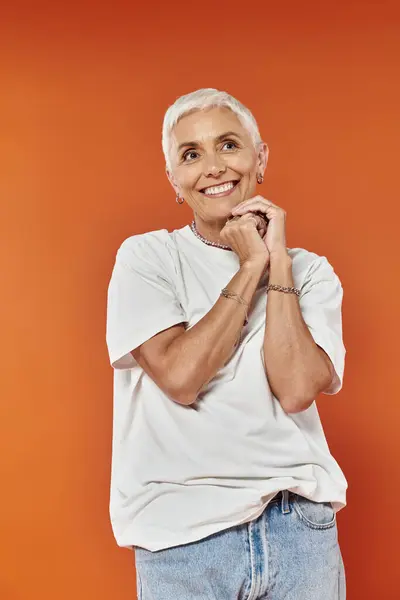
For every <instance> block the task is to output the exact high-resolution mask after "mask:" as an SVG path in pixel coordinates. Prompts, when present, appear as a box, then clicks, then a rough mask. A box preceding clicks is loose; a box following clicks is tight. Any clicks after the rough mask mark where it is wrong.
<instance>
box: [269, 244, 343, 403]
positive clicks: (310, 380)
mask: <svg viewBox="0 0 400 600" xmlns="http://www.w3.org/2000/svg"><path fill="white" fill-rule="evenodd" d="M269 281H270V283H272V284H279V285H282V286H285V287H294V282H293V276H292V259H291V258H290V256H289V255H288V253H287V252H283V251H282V252H279V253H277V254H275V255H274V254H271V257H270V279H269ZM266 311H267V314H266V320H265V335H264V343H263V351H264V364H265V369H266V374H267V377H268V381H269V384H270V387H271V390H272V392H273V394H274V395H275V396H276V398H278V400H279V401H280V403H281V405H282V407H283V408H284V410H285V411H286V412H288V413H290V412H293V413H295V412H301V411H303V410H305V409H307V408H308V407H309V406H310V405H311V404H312V402H313V401H314V399H315V397H316V396H317V394H318V393H320V392H321V391H323V390H325V389H326V388H327V387H328V386H329V384H330V382H331V381H332V376H333V374H334V370H333V365H332V363H331V361H330V359H329V358H328V356H327V355H326V354H325V352H324V350H322V348H320V347H319V346H317V344H316V343H315V342H314V339H313V337H312V335H311V333H310V331H309V329H308V327H307V325H306V323H305V322H304V320H303V317H302V313H301V310H300V304H299V299H298V297H297V296H296V294H287V293H284V292H278V291H275V290H270V291H269V292H268V302H267V309H266Z"/></svg>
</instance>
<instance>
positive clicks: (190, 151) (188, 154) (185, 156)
mask: <svg viewBox="0 0 400 600" xmlns="http://www.w3.org/2000/svg"><path fill="white" fill-rule="evenodd" d="M190 154H197V152H196V151H195V150H186V152H185V153H184V154H183V155H182V159H183V160H184V161H186V162H187V157H188V156H190ZM192 160H193V159H192Z"/></svg>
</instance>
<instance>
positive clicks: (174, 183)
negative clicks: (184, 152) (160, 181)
mask: <svg viewBox="0 0 400 600" xmlns="http://www.w3.org/2000/svg"><path fill="white" fill-rule="evenodd" d="M165 173H166V175H167V177H168V181H169V182H170V184H171V185H172V187H173V188H174V190H175V194H179V186H178V184H177V183H176V180H175V177H174V176H173V175H172V173H171V171H169V170H168V169H167V168H165Z"/></svg>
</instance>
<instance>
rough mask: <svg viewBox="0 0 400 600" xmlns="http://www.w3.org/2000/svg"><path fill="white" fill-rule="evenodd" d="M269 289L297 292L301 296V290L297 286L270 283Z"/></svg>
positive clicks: (290, 292)
mask: <svg viewBox="0 0 400 600" xmlns="http://www.w3.org/2000/svg"><path fill="white" fill-rule="evenodd" d="M269 290H276V291H277V292H285V293H287V294H296V296H300V290H299V289H298V288H295V287H283V286H281V285H272V284H269V285H268V287H267V292H269Z"/></svg>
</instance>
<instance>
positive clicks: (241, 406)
mask: <svg viewBox="0 0 400 600" xmlns="http://www.w3.org/2000/svg"><path fill="white" fill-rule="evenodd" d="M288 253H289V255H290V256H291V257H292V269H293V279H294V285H295V287H297V288H300V290H301V294H300V296H299V302H300V306H301V312H302V315H303V318H304V320H305V322H306V324H307V326H308V328H309V330H310V332H311V334H312V336H313V338H314V340H315V342H316V343H317V344H318V345H319V346H321V348H323V349H324V350H325V352H326V353H327V354H328V356H329V357H330V359H331V360H332V363H333V365H334V367H335V371H336V375H337V378H336V381H335V382H334V383H333V385H332V386H331V388H330V389H329V390H327V392H325V393H326V394H329V395H332V394H336V393H337V392H338V391H339V390H340V389H341V387H342V383H343V371H344V359H345V353H346V350H345V347H344V345H343V341H342V317H341V304H342V297H343V289H342V286H341V283H340V280H339V278H338V276H337V275H336V273H335V272H334V270H333V268H332V266H331V265H330V263H329V262H328V260H327V259H326V257H325V256H319V255H317V254H315V253H313V252H309V251H308V250H305V249H303V248H288ZM238 269H239V260H238V257H237V255H236V254H235V253H234V252H231V251H227V250H223V249H221V248H216V247H214V246H208V245H207V244H204V243H203V242H202V241H201V240H199V239H198V238H197V237H196V236H195V235H194V234H193V232H192V231H191V229H190V227H189V225H186V226H185V227H183V228H181V229H176V230H174V231H172V232H168V231H167V230H166V229H161V230H158V231H150V232H148V233H144V234H139V235H134V236H132V237H129V238H127V239H126V240H125V241H124V242H123V243H122V244H121V246H120V248H119V250H118V252H117V256H116V263H115V266H114V270H113V272H112V276H111V280H110V284H109V288H108V309H107V334H106V339H107V346H108V351H109V356H110V362H111V365H112V367H113V368H114V424H113V444H112V469H111V495H110V516H111V523H112V528H113V532H114V535H115V538H116V541H117V544H118V545H119V546H121V547H132V546H140V547H143V548H145V549H147V550H150V551H156V550H162V549H165V548H169V547H172V546H177V545H180V544H186V543H190V542H193V541H196V540H200V539H203V538H205V537H207V536H209V535H211V534H213V533H216V532H218V531H221V530H224V529H228V528H230V527H233V526H235V525H239V524H241V523H246V522H248V521H251V520H253V519H255V518H257V517H258V516H259V515H260V514H261V513H262V512H263V510H264V509H265V507H266V505H267V504H268V502H269V500H270V499H271V498H272V497H273V496H274V495H275V494H276V493H277V492H278V491H279V490H284V489H288V490H291V491H293V492H295V493H298V494H300V495H302V496H305V497H306V498H310V499H312V500H314V501H316V502H331V503H332V506H333V508H334V510H335V512H337V511H339V510H340V509H341V508H343V507H344V506H346V498H345V496H346V489H347V481H346V479H345V477H344V475H343V473H342V471H341V469H340V467H339V465H338V464H337V462H336V461H335V459H334V458H333V456H332V455H331V453H330V450H329V447H328V444H327V441H326V438H325V435H324V431H323V428H322V425H321V421H320V418H319V414H318V410H317V406H316V403H315V402H313V404H312V405H311V406H310V407H309V408H308V409H307V410H305V411H303V412H300V413H294V414H287V413H285V411H284V410H283V409H282V407H281V405H280V403H279V401H278V400H277V399H276V398H275V396H274V395H273V394H272V392H271V390H270V387H269V385H268V380H267V377H266V374H265V370H264V366H263V353H262V345H263V337H264V327H265V315H266V302H267V299H268V294H267V293H266V289H265V288H266V285H267V284H268V270H267V272H266V274H265V275H264V276H263V278H262V279H261V281H260V284H259V287H258V289H257V291H256V293H255V295H254V298H253V302H252V307H251V310H250V311H249V315H248V318H249V322H248V325H246V326H245V327H244V328H243V332H242V339H241V342H240V344H239V345H238V346H237V347H236V349H235V351H234V352H233V354H232V356H231V358H230V359H229V360H228V361H227V363H226V364H225V365H224V366H223V367H222V368H221V369H220V370H219V371H218V372H217V374H216V375H215V377H214V378H213V379H212V380H211V381H210V382H209V383H208V385H207V386H206V387H205V388H204V389H203V391H202V392H201V394H200V395H199V397H198V399H197V401H196V402H195V403H194V404H193V405H190V406H184V405H181V404H178V403H177V402H174V401H173V400H172V399H171V398H169V397H168V396H167V395H166V394H165V393H164V392H163V391H162V390H161V389H160V388H159V387H158V386H157V385H156V384H155V383H154V381H153V380H152V379H151V378H150V377H149V376H148V375H147V374H146V373H145V372H144V371H143V369H142V368H141V367H140V366H139V365H138V363H137V362H136V361H135V359H134V358H133V356H132V354H131V353H130V352H131V350H133V349H134V348H136V347H137V346H139V345H140V344H142V343H143V342H145V341H146V340H148V339H149V338H151V337H152V336H154V335H155V334H157V333H158V332H160V331H163V330H165V329H167V328H168V327H171V326H172V325H175V324H177V323H182V322H183V323H185V327H186V328H187V329H189V328H191V327H193V325H195V323H197V322H198V321H199V320H200V319H201V318H202V317H203V316H204V315H205V314H206V313H207V312H208V311H209V310H211V308H212V306H213V305H214V304H215V302H216V301H217V300H218V298H219V295H220V292H221V289H222V288H223V287H225V286H226V285H227V284H228V283H229V281H230V280H231V279H232V277H233V276H234V274H235V273H236V272H237V271H238ZM182 360H183V361H184V360H185V357H184V356H182Z"/></svg>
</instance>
